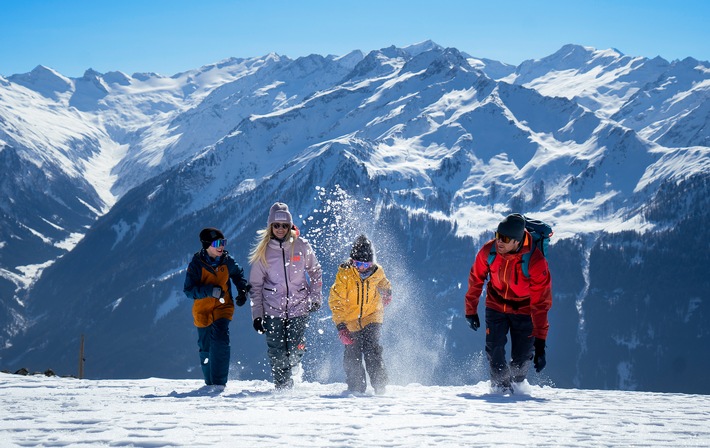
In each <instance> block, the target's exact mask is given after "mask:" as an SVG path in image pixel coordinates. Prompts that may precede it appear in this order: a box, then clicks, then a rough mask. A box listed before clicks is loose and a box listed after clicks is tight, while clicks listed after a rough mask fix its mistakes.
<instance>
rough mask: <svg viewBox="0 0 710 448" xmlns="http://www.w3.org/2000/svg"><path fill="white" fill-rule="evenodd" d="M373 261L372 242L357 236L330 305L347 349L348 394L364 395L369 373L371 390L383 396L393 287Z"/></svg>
mask: <svg viewBox="0 0 710 448" xmlns="http://www.w3.org/2000/svg"><path fill="white" fill-rule="evenodd" d="M374 258H375V257H374V250H373V248H372V243H371V242H370V240H369V239H367V237H366V236H365V235H360V236H358V237H357V238H356V239H355V242H354V243H353V247H352V249H351V251H350V259H349V260H348V261H347V262H345V263H343V264H342V265H340V267H339V268H338V273H337V275H336V277H335V283H333V286H332V287H331V288H330V297H329V299H328V303H329V305H330V309H331V311H332V312H333V322H335V325H336V327H337V328H338V337H339V338H340V341H341V342H342V343H343V344H344V345H345V352H344V354H343V367H344V368H345V376H346V381H347V384H348V391H350V392H357V393H364V392H365V390H366V389H367V384H366V380H365V369H367V374H368V375H369V376H370V381H371V382H372V387H373V388H374V389H375V393H376V394H378V395H380V394H383V393H384V392H385V388H386V386H387V372H386V370H385V366H384V361H383V359H382V345H381V344H380V333H381V329H382V322H383V319H384V307H385V306H386V305H388V304H389V302H390V301H391V299H392V287H391V285H390V282H389V280H387V277H386V276H385V271H384V269H383V268H382V266H380V265H378V264H376V263H375V262H374ZM363 358H364V359H365V368H363V365H362V360H363Z"/></svg>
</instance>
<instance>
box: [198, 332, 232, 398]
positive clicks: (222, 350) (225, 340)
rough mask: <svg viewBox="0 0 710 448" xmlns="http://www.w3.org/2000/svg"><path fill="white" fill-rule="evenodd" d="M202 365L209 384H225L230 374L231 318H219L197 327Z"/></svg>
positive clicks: (203, 373) (206, 382) (206, 381)
mask: <svg viewBox="0 0 710 448" xmlns="http://www.w3.org/2000/svg"><path fill="white" fill-rule="evenodd" d="M197 345H198V346H199V348H200V365H201V366H202V375H203V376H204V377H205V384H207V385H212V384H215V385H225V384H227V377H228V376H229V356H230V350H231V349H230V346H229V319H217V320H216V321H214V322H213V323H212V325H210V326H209V327H205V328H198V329H197Z"/></svg>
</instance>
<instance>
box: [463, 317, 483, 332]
mask: <svg viewBox="0 0 710 448" xmlns="http://www.w3.org/2000/svg"><path fill="white" fill-rule="evenodd" d="M466 320H467V321H468V324H469V325H470V326H471V330H473V331H478V327H480V326H481V321H480V320H478V314H467V315H466Z"/></svg>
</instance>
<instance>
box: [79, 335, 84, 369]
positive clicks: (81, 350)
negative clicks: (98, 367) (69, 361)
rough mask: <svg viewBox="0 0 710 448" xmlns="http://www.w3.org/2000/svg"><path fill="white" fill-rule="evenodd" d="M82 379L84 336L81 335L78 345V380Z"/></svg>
mask: <svg viewBox="0 0 710 448" xmlns="http://www.w3.org/2000/svg"><path fill="white" fill-rule="evenodd" d="M82 378H84V335H83V334H82V335H81V343H80V344H79V379H82Z"/></svg>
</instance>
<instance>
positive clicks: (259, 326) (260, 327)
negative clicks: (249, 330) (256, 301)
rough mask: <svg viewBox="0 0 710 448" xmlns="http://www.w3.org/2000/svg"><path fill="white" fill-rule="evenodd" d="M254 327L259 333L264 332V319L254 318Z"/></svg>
mask: <svg viewBox="0 0 710 448" xmlns="http://www.w3.org/2000/svg"><path fill="white" fill-rule="evenodd" d="M254 329H255V330H256V332H257V333H259V334H264V333H266V328H264V319H262V318H261V317H257V318H256V319H254Z"/></svg>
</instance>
